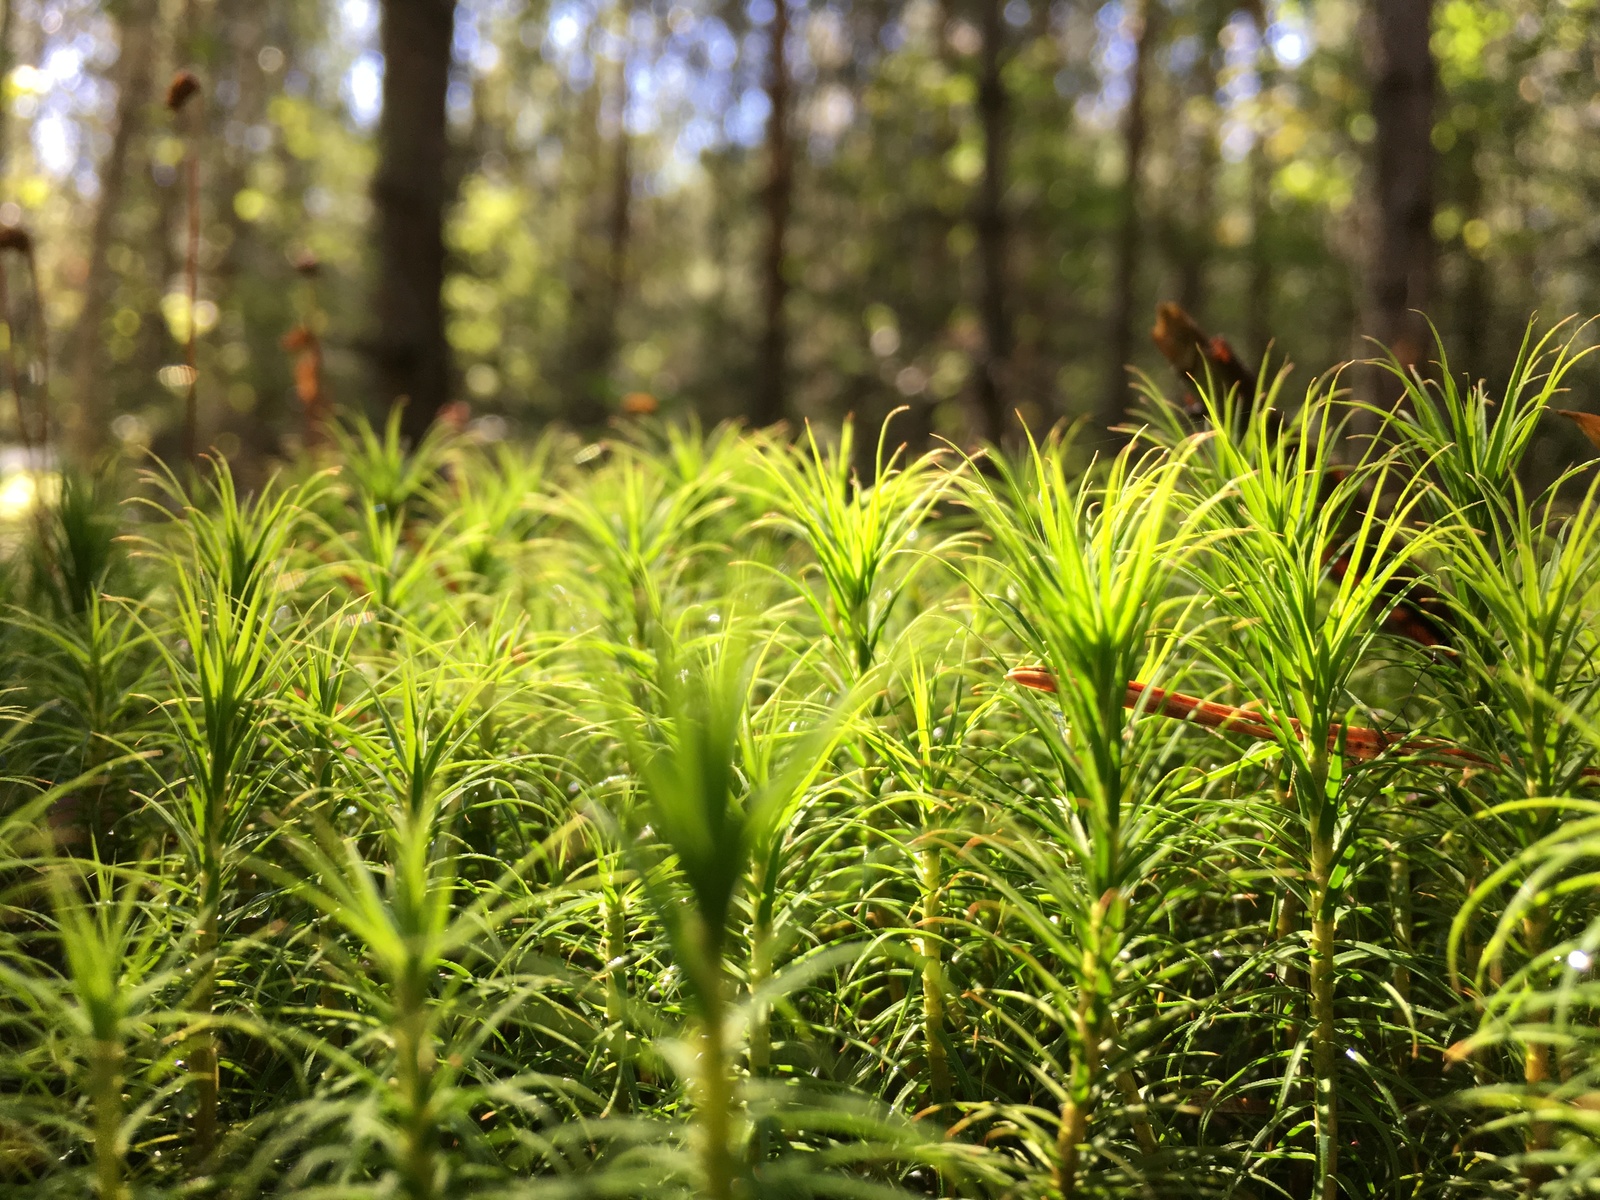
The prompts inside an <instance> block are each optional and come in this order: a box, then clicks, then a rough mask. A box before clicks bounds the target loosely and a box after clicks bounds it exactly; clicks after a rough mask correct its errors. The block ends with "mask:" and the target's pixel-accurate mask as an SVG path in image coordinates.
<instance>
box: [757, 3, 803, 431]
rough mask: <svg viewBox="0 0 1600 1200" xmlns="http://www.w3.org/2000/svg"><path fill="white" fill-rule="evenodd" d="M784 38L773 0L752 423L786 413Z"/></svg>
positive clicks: (790, 165)
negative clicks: (761, 320) (760, 316)
mask: <svg viewBox="0 0 1600 1200" xmlns="http://www.w3.org/2000/svg"><path fill="white" fill-rule="evenodd" d="M788 40H789V5H788V0H774V3H773V17H772V43H771V48H770V50H769V52H768V57H767V100H768V101H769V102H770V104H771V115H770V116H768V118H767V184H766V207H767V242H766V247H765V251H764V254H763V256H762V272H761V283H762V300H763V304H762V308H763V313H764V316H765V321H766V325H765V329H764V330H763V332H762V336H761V364H760V368H759V374H758V377H757V380H756V393H755V396H754V397H753V402H752V405H751V409H750V421H751V424H753V425H756V426H761V425H771V424H773V423H774V422H777V421H781V420H783V418H784V416H785V415H786V414H787V412H788V408H789V397H788V357H789V327H788V324H787V323H786V320H785V315H784V305H785V302H786V301H787V299H788V295H789V280H788V276H787V274H786V267H787V263H786V261H785V260H786V258H787V255H788V241H789V211H790V207H791V205H792V203H793V200H794V147H793V145H792V144H791V141H790V130H789V119H790V118H789V109H790V103H791V99H792V97H791V94H790V91H791V81H790V78H789V62H788V55H787V50H786V43H787V42H788Z"/></svg>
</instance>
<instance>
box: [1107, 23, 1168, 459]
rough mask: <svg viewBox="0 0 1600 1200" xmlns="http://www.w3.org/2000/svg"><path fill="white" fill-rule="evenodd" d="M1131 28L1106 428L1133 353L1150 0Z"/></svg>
mask: <svg viewBox="0 0 1600 1200" xmlns="http://www.w3.org/2000/svg"><path fill="white" fill-rule="evenodd" d="M1129 11H1130V13H1131V14H1132V17H1133V27H1134V39H1135V41H1134V59H1133V66H1132V79H1131V81H1130V86H1129V89H1128V107H1127V109H1126V111H1125V112H1124V113H1123V117H1122V147H1123V149H1122V158H1123V181H1122V225H1121V227H1120V228H1119V229H1118V231H1117V242H1116V263H1115V267H1114V274H1113V277H1112V283H1111V311H1110V320H1109V322H1108V325H1109V328H1108V330H1107V335H1106V336H1107V341H1108V343H1109V350H1110V355H1111V358H1110V372H1109V374H1108V375H1107V378H1106V395H1105V404H1104V408H1103V410H1102V412H1101V414H1100V417H1101V423H1102V425H1103V426H1104V427H1105V428H1106V429H1110V428H1111V427H1112V426H1114V425H1117V424H1119V423H1121V421H1122V419H1123V417H1124V416H1125V415H1126V414H1127V410H1128V362H1129V360H1130V359H1131V358H1132V357H1133V306H1134V301H1135V289H1136V288H1137V286H1138V276H1139V238H1140V236H1141V234H1142V225H1141V222H1140V219H1139V217H1140V214H1139V207H1140V188H1139V177H1140V175H1141V174H1142V173H1143V169H1144V150H1145V140H1146V134H1147V132H1148V129H1147V121H1146V115H1145V104H1146V100H1147V93H1148V92H1149V78H1150V58H1151V51H1152V48H1153V47H1154V45H1155V33H1156V12H1155V5H1154V4H1152V3H1151V0H1135V3H1133V4H1132V5H1131V6H1130V8H1129Z"/></svg>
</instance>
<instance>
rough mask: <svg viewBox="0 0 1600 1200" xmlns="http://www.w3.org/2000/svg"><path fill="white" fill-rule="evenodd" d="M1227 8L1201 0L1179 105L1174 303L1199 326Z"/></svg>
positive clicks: (1217, 156) (1212, 217) (1217, 154)
mask: <svg viewBox="0 0 1600 1200" xmlns="http://www.w3.org/2000/svg"><path fill="white" fill-rule="evenodd" d="M1232 10H1233V5H1232V4H1224V3H1222V2H1221V0H1206V4H1205V5H1204V8H1203V10H1202V12H1201V14H1200V29H1199V39H1200V51H1199V53H1198V54H1197V55H1196V56H1195V61H1194V71H1193V73H1192V75H1191V78H1190V86H1189V89H1188V90H1189V95H1188V96H1186V97H1185V98H1184V100H1183V101H1182V102H1181V103H1183V105H1184V109H1185V110H1187V111H1184V112H1183V113H1182V114H1181V117H1182V122H1183V124H1182V128H1183V129H1184V130H1185V132H1186V133H1187V135H1188V137H1189V139H1190V140H1191V143H1192V149H1191V151H1190V153H1191V154H1192V155H1193V163H1194V174H1193V179H1194V186H1193V187H1192V188H1180V189H1178V190H1177V191H1176V192H1175V193H1174V200H1175V202H1176V203H1177V205H1178V206H1179V211H1178V214H1177V216H1178V225H1179V229H1180V231H1181V233H1180V237H1179V245H1178V303H1179V304H1181V305H1182V306H1183V307H1184V309H1185V310H1187V311H1188V313H1189V314H1190V315H1191V316H1193V317H1194V318H1195V319H1196V320H1197V321H1199V322H1200V324H1201V325H1204V324H1206V300H1207V299H1208V292H1209V288H1208V286H1207V284H1208V283H1209V280H1208V279H1207V273H1208V272H1209V270H1210V267H1211V258H1212V252H1213V250H1214V249H1215V242H1216V238H1215V234H1214V226H1215V225H1216V207H1217V206H1216V192H1217V169H1218V167H1219V166H1220V164H1221V159H1222V154H1221V147H1220V146H1219V145H1218V137H1217V125H1218V122H1219V120H1220V118H1221V112H1220V110H1219V109H1218V106H1217V54H1218V52H1219V51H1220V49H1221V43H1222V28H1223V25H1224V24H1225V23H1226V22H1227V19H1228V15H1229V13H1230V12H1231V11H1232Z"/></svg>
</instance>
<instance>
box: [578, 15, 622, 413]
mask: <svg viewBox="0 0 1600 1200" xmlns="http://www.w3.org/2000/svg"><path fill="white" fill-rule="evenodd" d="M627 11H628V10H627V9H625V8H621V7H619V9H618V10H617V15H620V16H621V18H622V20H621V21H620V22H616V23H618V24H620V26H621V31H619V32H623V33H625V31H626V29H627ZM614 84H615V92H614V93H613V96H612V103H613V105H614V116H615V121H616V128H615V130H614V131H613V132H612V134H611V143H610V146H609V149H610V152H611V174H610V178H609V179H603V178H602V171H603V168H602V167H601V163H600V159H601V157H602V156H603V152H604V151H605V150H606V149H607V147H606V145H605V139H604V134H603V132H602V129H601V125H602V124H603V121H602V116H601V108H600V106H599V105H598V104H597V105H596V106H595V109H594V114H593V115H594V118H595V119H594V131H595V132H594V136H595V179H594V187H595V192H596V194H597V199H598V193H599V192H600V190H601V189H602V187H605V188H607V189H608V190H609V196H608V200H607V207H606V212H605V223H604V227H603V229H602V228H599V227H596V228H594V229H593V230H592V231H591V230H590V229H585V231H584V240H585V243H587V244H588V245H586V247H585V250H584V253H583V255H582V257H583V260H584V261H583V264H582V265H581V267H580V270H581V271H582V272H583V274H584V275H585V276H586V277H587V278H585V280H584V284H583V287H584V295H585V296H588V297H592V300H591V302H590V303H588V304H586V305H585V307H586V309H587V311H586V312H582V313H580V314H579V321H578V328H577V330H576V333H575V344H574V347H573V355H574V364H575V368H576V374H577V386H576V388H574V396H575V400H576V406H575V407H574V409H573V410H572V411H571V413H570V419H571V420H572V422H573V423H574V424H575V425H578V426H585V425H595V424H598V423H600V421H601V420H603V417H604V414H605V412H606V409H607V406H608V405H609V403H610V402H611V401H612V400H613V399H614V398H615V397H614V395H613V388H612V373H613V371H614V369H615V366H616V361H615V360H616V354H617V341H618V336H617V319H618V313H619V312H620V311H621V308H622V301H623V297H624V295H625V294H626V291H627V275H628V255H629V243H630V241H631V237H632V232H633V140H632V138H630V137H629V136H628V129H627V125H626V116H627V107H628V62H627V55H624V56H623V58H622V61H620V62H618V63H617V69H616V72H615V74H614ZM598 207H599V206H598V204H597V205H596V208H597V209H598ZM602 239H603V240H602ZM591 246H592V248H590V247H591Z"/></svg>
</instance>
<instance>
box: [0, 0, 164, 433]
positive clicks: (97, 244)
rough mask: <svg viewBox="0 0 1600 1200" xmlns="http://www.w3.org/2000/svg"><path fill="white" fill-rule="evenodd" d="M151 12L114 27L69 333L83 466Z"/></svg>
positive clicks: (98, 399)
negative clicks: (82, 273) (106, 107)
mask: <svg viewBox="0 0 1600 1200" xmlns="http://www.w3.org/2000/svg"><path fill="white" fill-rule="evenodd" d="M13 7H14V4H11V3H8V4H7V5H6V25H9V24H10V20H11V9H12V8H13ZM153 8H154V6H153V5H151V4H150V3H149V2H148V0H133V2H132V3H130V4H128V5H127V6H126V7H124V8H123V9H122V20H121V21H119V23H118V24H119V30H118V32H119V35H120V39H121V42H122V49H121V54H120V56H119V57H118V61H117V76H118V78H117V112H116V125H115V128H114V129H113V131H112V135H111V147H110V149H109V150H108V151H107V153H106V158H105V161H104V162H103V163H102V164H101V165H100V172H99V177H100V201H99V204H98V206H97V207H96V209H95V216H94V226H93V228H92V229H91V231H90V233H89V269H88V275H87V277H86V278H85V280H84V285H83V308H82V309H81V310H80V312H79V315H78V321H77V324H76V325H75V326H74V327H73V331H72V352H71V363H72V398H73V406H72V408H71V410H70V411H69V414H68V417H67V422H68V425H67V441H68V443H69V445H70V448H71V450H72V452H73V453H74V454H75V455H76V456H77V457H78V458H79V460H80V461H83V462H87V461H88V460H89V459H91V458H92V457H93V456H94V455H95V454H96V453H97V452H98V451H99V450H100V449H101V447H102V446H103V445H104V444H105V434H106V402H107V400H109V398H110V397H109V396H108V394H107V389H106V385H105V379H104V374H105V355H104V353H103V349H104V348H103V345H102V338H101V336H100V332H101V331H100V326H101V323H102V322H103V321H104V320H105V315H106V307H107V305H108V304H109V303H110V299H111V287H112V282H113V280H112V272H111V266H110V263H109V262H108V259H109V256H110V252H111V243H112V240H113V238H114V237H115V235H116V226H117V218H118V217H119V216H120V215H121V212H122V197H123V193H124V192H125V190H126V185H127V181H128V158H129V154H130V152H131V150H132V147H133V144H134V142H136V141H137V140H138V137H139V134H140V132H141V130H142V129H143V127H144V116H145V110H146V108H147V106H148V105H149V103H150V88H151V74H150V72H151V66H152V61H153V59H154V54H153V53H152V51H153V46H152V34H153V31H154V27H155V13H154V11H153ZM3 36H4V34H0V37H3Z"/></svg>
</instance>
